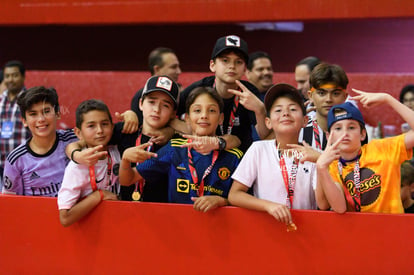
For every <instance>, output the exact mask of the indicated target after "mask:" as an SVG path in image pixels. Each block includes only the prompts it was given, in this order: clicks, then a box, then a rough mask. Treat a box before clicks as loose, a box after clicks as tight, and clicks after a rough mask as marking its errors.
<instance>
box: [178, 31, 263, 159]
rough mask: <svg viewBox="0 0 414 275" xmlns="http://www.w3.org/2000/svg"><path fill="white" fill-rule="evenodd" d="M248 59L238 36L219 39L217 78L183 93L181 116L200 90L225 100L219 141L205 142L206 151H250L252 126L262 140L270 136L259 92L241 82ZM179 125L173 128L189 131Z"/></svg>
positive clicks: (214, 55)
mask: <svg viewBox="0 0 414 275" xmlns="http://www.w3.org/2000/svg"><path fill="white" fill-rule="evenodd" d="M248 58H249V55H248V46H247V43H246V42H245V41H244V40H243V39H241V38H240V37H238V36H236V35H228V36H224V37H221V38H219V39H218V40H217V41H216V44H215V46H214V48H213V52H212V55H211V60H210V71H211V72H213V73H214V74H215V75H214V76H209V77H205V78H203V79H202V80H200V81H197V82H195V83H193V84H191V85H190V86H189V87H187V88H186V89H185V90H184V91H182V92H181V93H180V104H179V107H178V114H179V115H182V114H184V113H185V108H184V104H185V101H186V98H187V96H188V94H189V93H190V92H191V91H192V90H193V89H194V88H196V87H202V86H204V87H213V88H215V89H216V90H217V92H218V93H219V95H220V96H221V97H222V98H223V100H224V122H223V124H221V125H220V126H219V127H218V129H217V135H218V137H216V139H218V141H217V142H208V143H204V144H203V146H205V147H206V152H208V151H210V150H212V149H221V150H222V149H228V148H233V147H236V146H239V148H240V149H241V150H242V151H246V150H247V148H248V147H249V146H250V144H251V143H252V131H251V125H256V129H257V130H258V133H259V136H260V137H261V138H264V137H265V136H267V134H268V133H269V131H268V129H267V128H266V125H265V123H264V120H265V117H266V112H265V108H264V105H263V102H261V101H260V99H259V97H258V94H259V91H258V90H257V88H256V87H254V86H253V85H252V84H250V83H249V82H247V81H243V80H241V78H242V77H243V75H244V73H245V71H246V63H247V61H248ZM177 122H178V121H177V120H175V121H174V123H172V124H171V126H172V127H173V128H174V129H176V130H178V131H183V132H188V130H187V131H186V130H185V127H183V124H182V123H181V125H180V124H179V123H177ZM256 122H257V124H256Z"/></svg>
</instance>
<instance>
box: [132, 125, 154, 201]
mask: <svg viewBox="0 0 414 275" xmlns="http://www.w3.org/2000/svg"><path fill="white" fill-rule="evenodd" d="M141 140H142V132H141V133H140V134H139V136H138V138H137V140H136V142H135V146H139V145H141ZM151 148H152V146H151V145H150V146H148V147H147V152H150V151H151ZM144 185H145V180H144V179H142V180H139V181H138V182H137V184H135V191H134V192H138V189H139V193H140V194H141V197H142V194H143V193H144Z"/></svg>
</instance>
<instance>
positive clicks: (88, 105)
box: [76, 99, 112, 129]
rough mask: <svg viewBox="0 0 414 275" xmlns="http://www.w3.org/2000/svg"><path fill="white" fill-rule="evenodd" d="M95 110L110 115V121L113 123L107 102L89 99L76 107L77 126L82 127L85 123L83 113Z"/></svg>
mask: <svg viewBox="0 0 414 275" xmlns="http://www.w3.org/2000/svg"><path fill="white" fill-rule="evenodd" d="M95 110H96V111H102V112H105V113H106V114H107V115H108V118H109V121H110V122H111V124H112V117H111V113H110V112H109V109H108V106H106V104H105V103H104V102H103V101H101V100H99V99H88V100H85V101H83V102H81V104H79V106H78V108H76V127H77V128H79V129H81V126H82V123H83V115H84V114H86V113H88V112H90V111H95Z"/></svg>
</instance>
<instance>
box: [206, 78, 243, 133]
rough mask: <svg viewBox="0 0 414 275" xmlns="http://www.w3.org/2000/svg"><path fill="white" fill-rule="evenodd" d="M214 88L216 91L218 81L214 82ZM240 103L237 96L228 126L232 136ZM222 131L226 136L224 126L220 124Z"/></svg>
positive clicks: (228, 131)
mask: <svg viewBox="0 0 414 275" xmlns="http://www.w3.org/2000/svg"><path fill="white" fill-rule="evenodd" d="M213 88H214V89H215V88H216V80H214V84H213ZM238 90H239V91H241V89H238ZM239 101H240V98H239V96H235V97H234V101H233V106H232V108H231V112H230V118H229V125H228V126H227V134H228V135H230V134H231V130H232V129H233V126H234V121H235V120H236V112H237V108H238V107H239ZM220 131H221V135H224V129H223V124H220Z"/></svg>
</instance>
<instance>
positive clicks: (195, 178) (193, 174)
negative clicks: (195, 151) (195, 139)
mask: <svg viewBox="0 0 414 275" xmlns="http://www.w3.org/2000/svg"><path fill="white" fill-rule="evenodd" d="M188 142H191V140H188ZM187 152H188V166H189V168H190V173H191V178H192V179H193V183H194V184H195V186H196V187H197V185H198V176H197V171H196V168H195V165H194V162H193V156H192V155H191V151H190V148H188V150H187ZM218 154H219V152H218V151H213V158H212V160H211V164H210V166H208V167H207V169H206V170H205V171H204V174H203V177H202V178H201V182H200V185H198V190H197V196H199V197H202V196H203V195H204V179H205V178H206V177H207V176H208V175H209V174H210V172H211V170H212V169H213V166H214V163H216V160H217V157H218Z"/></svg>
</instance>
